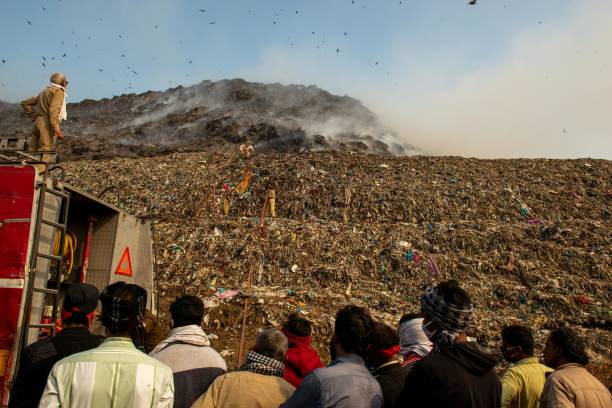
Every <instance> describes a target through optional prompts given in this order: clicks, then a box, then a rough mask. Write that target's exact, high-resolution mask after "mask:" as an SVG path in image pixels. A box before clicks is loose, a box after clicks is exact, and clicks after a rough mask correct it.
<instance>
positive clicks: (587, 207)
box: [64, 153, 612, 379]
mask: <svg viewBox="0 0 612 408" xmlns="http://www.w3.org/2000/svg"><path fill="white" fill-rule="evenodd" d="M64 167H65V169H66V181H68V182H69V183H71V184H73V185H76V186H77V187H79V188H81V189H84V190H86V191H89V192H91V193H98V192H100V191H102V190H103V189H105V188H106V187H108V186H110V185H114V186H117V187H118V189H119V191H120V194H119V202H118V205H119V206H121V207H123V208H125V209H126V210H127V211H129V212H131V213H134V214H136V215H138V216H140V217H144V218H148V219H150V220H151V222H152V225H153V235H154V252H155V263H156V273H157V278H158V285H159V294H160V312H161V314H162V318H165V319H166V321H168V320H169V319H168V318H167V315H166V313H167V309H168V305H169V303H170V302H171V301H172V300H173V299H174V297H176V296H177V295H181V294H183V293H189V294H195V295H198V296H200V297H202V298H203V299H205V303H206V305H207V307H208V308H209V309H210V312H209V314H208V316H207V318H206V324H207V326H208V331H209V332H211V333H213V334H215V335H216V336H218V339H217V340H216V343H215V347H216V348H217V349H218V350H220V351H221V352H222V354H223V355H224V356H225V357H226V358H227V360H228V361H229V362H230V365H232V364H235V360H236V359H237V354H238V343H239V340H240V331H241V324H242V312H243V302H244V299H245V298H249V301H250V307H249V312H248V315H247V318H248V320H247V321H248V323H249V325H248V330H247V339H246V345H247V347H248V346H249V345H251V344H252V341H253V339H254V336H255V335H256V333H257V330H258V329H260V328H262V327H264V326H266V325H270V324H273V325H278V324H281V323H282V321H283V319H284V318H285V317H286V316H287V315H288V314H289V313H291V312H294V311H297V312H299V313H302V314H303V315H305V316H306V317H307V318H309V319H310V320H312V321H313V323H314V327H315V335H314V344H315V346H316V347H317V349H318V350H319V351H320V352H321V353H322V354H323V355H324V356H327V355H328V352H327V350H328V341H329V337H330V334H331V331H332V328H333V317H334V314H335V312H336V310H337V309H338V308H339V307H341V306H343V305H345V304H348V303H354V304H358V305H363V306H366V307H367V308H368V309H369V310H370V311H371V313H372V314H373V316H375V317H376V318H378V319H381V320H383V321H385V322H386V323H388V324H391V325H394V326H395V325H397V322H398V320H399V318H400V317H401V315H402V314H403V313H406V312H414V311H418V310H419V303H418V297H419V294H420V293H421V292H422V290H423V288H424V287H425V286H426V285H429V284H432V283H435V282H438V281H440V280H444V279H449V278H453V279H457V280H458V281H459V282H461V284H462V285H463V286H464V287H465V288H466V289H467V290H468V292H469V293H470V294H471V295H472V297H473V299H474V301H475V306H476V314H475V320H474V324H473V325H472V328H471V331H470V332H469V335H471V336H473V337H476V338H477V339H478V340H479V341H480V342H481V343H482V344H484V345H487V346H490V347H497V346H498V342H499V333H500V330H501V328H502V327H503V326H504V325H508V324H512V323H520V324H525V325H527V326H529V327H532V328H533V329H534V331H535V333H536V340H537V344H538V345H539V346H543V344H544V340H545V338H546V335H547V333H548V330H550V329H553V328H555V327H557V326H558V325H559V324H567V325H570V326H571V327H573V328H575V329H576V330H578V331H579V332H581V333H582V334H583V335H584V336H585V337H586V338H587V339H588V344H589V348H590V352H591V356H592V358H593V360H594V361H595V362H599V363H605V362H608V363H609V360H610V357H611V347H612V338H611V336H610V329H611V322H612V319H611V309H610V304H609V302H608V300H609V298H610V291H611V289H612V286H611V282H612V281H611V279H610V277H611V271H612V268H611V264H612V259H611V253H612V252H611V248H612V246H611V243H612V236H611V234H610V231H612V220H611V218H610V209H609V204H610V200H611V197H612V177H610V176H611V175H612V162H610V161H605V160H476V159H463V158H455V157H435V158H434V157H418V156H417V157H388V156H374V155H363V154H355V153H305V154H298V155H280V154H278V155H261V154H255V155H254V156H252V157H248V158H247V157H244V156H241V155H240V154H238V153H237V154H209V153H181V154H171V155H167V156H160V157H155V158H139V159H125V158H120V159H113V160H104V161H79V162H70V163H66V164H65V165H64ZM270 191H273V192H274V196H275V212H276V214H275V215H276V216H275V217H271V214H270V211H269V207H268V206H265V207H264V203H265V202H266V197H268V194H269V192H270ZM109 199H110V197H109ZM225 213H227V215H226V214H225ZM262 215H264V216H262ZM249 275H250V276H251V283H252V288H250V289H249V288H248V285H247V280H248V277H249ZM608 367H609V365H608ZM607 373H608V374H606V375H609V371H607ZM607 378H608V379H609V378H610V377H607Z"/></svg>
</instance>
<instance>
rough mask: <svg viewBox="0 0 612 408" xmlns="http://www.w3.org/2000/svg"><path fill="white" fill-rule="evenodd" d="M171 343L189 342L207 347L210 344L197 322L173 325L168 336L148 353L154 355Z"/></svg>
mask: <svg viewBox="0 0 612 408" xmlns="http://www.w3.org/2000/svg"><path fill="white" fill-rule="evenodd" d="M173 344H190V345H192V346H198V347H208V346H210V340H209V339H208V336H207V335H206V333H204V330H202V328H201V327H200V326H198V325H197V324H190V325H188V326H180V327H175V328H174V329H172V330H170V333H168V337H167V338H166V339H165V340H163V341H161V342H160V343H159V344H158V345H157V346H156V347H155V348H154V349H153V351H151V353H149V355H151V356H154V355H155V354H157V353H159V352H160V351H162V350H164V349H165V348H167V347H169V346H171V345H173Z"/></svg>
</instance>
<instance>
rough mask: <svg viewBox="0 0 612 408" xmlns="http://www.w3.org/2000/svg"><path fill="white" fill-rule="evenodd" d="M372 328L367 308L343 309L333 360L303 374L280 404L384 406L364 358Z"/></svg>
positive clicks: (333, 344) (346, 407)
mask: <svg viewBox="0 0 612 408" xmlns="http://www.w3.org/2000/svg"><path fill="white" fill-rule="evenodd" d="M373 328H374V322H373V320H372V317H371V316H370V314H369V313H368V312H367V311H366V310H365V309H364V308H361V307H358V306H346V307H344V308H342V309H340V310H339V311H338V313H337V314H336V322H335V324H334V334H333V336H332V339H331V347H330V351H331V357H332V362H331V363H330V364H329V365H328V366H327V367H324V368H318V369H316V370H314V371H313V372H312V373H310V374H308V375H307V376H306V377H304V379H303V380H302V383H301V384H300V387H299V388H298V389H297V390H295V392H294V393H293V395H292V396H291V398H289V399H288V400H287V401H286V402H285V403H284V404H282V405H281V407H285V408H293V407H326V408H327V407H329V408H332V407H335V408H378V407H381V406H382V404H383V395H382V390H381V389H380V385H379V384H378V382H377V381H376V379H374V377H373V376H372V374H370V372H369V371H368V369H367V368H366V366H365V362H364V360H363V357H364V356H365V355H366V352H367V350H368V346H369V340H370V338H371V335H372V330H373Z"/></svg>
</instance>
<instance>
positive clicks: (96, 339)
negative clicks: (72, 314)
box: [9, 327, 104, 408]
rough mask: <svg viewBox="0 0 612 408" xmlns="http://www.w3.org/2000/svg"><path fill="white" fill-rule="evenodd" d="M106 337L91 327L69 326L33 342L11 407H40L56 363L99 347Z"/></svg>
mask: <svg viewBox="0 0 612 408" xmlns="http://www.w3.org/2000/svg"><path fill="white" fill-rule="evenodd" d="M102 340H104V338H103V337H100V336H96V335H94V334H91V333H90V332H89V329H87V327H68V328H65V329H63V330H62V331H60V332H59V333H58V334H57V335H56V336H54V337H47V338H46V339H42V340H39V341H37V342H35V343H33V344H31V345H29V346H28V347H27V348H26V349H25V350H24V351H23V353H22V354H21V360H20V361H21V363H20V364H19V371H18V372H17V377H16V378H15V383H14V384H13V390H12V392H11V398H10V403H9V407H11V408H25V407H37V406H38V402H39V401H40V397H41V396H42V394H43V391H44V389H45V385H46V384H47V377H49V373H50V372H51V369H52V368H53V365H54V364H55V363H57V362H58V361H59V360H61V359H62V358H64V357H68V356H70V355H72V354H75V353H79V352H81V351H85V350H90V349H93V348H96V347H98V346H99V345H100V343H101V342H102Z"/></svg>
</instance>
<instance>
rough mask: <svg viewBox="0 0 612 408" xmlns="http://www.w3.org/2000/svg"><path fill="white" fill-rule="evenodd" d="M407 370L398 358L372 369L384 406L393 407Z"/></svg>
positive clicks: (402, 386)
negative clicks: (380, 390)
mask: <svg viewBox="0 0 612 408" xmlns="http://www.w3.org/2000/svg"><path fill="white" fill-rule="evenodd" d="M409 371H410V370H407V369H406V368H404V367H402V363H401V362H400V361H398V360H391V361H389V362H387V363H386V364H383V365H381V366H380V367H378V368H377V369H376V370H374V371H372V375H373V376H374V378H376V381H378V383H379V384H380V388H381V389H382V393H383V398H384V400H385V404H384V406H385V407H393V406H394V405H395V401H397V397H399V395H400V392H402V388H404V382H405V381H406V375H408V372H409Z"/></svg>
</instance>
